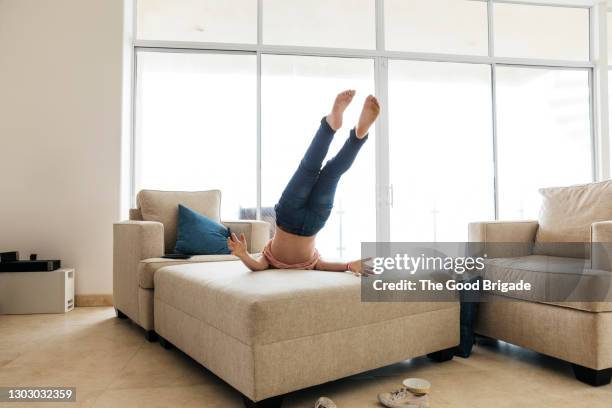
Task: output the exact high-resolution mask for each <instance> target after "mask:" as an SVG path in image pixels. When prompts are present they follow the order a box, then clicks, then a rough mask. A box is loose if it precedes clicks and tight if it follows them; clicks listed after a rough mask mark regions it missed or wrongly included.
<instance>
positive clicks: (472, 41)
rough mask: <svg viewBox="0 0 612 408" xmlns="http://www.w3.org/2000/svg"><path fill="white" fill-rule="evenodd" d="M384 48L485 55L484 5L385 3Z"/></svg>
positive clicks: (431, 0) (433, 0) (462, 1)
mask: <svg viewBox="0 0 612 408" xmlns="http://www.w3.org/2000/svg"><path fill="white" fill-rule="evenodd" d="M385 48H386V49H388V50H394V51H414V52H431V53H448V54H471V55H487V53H488V31H487V3H486V2H484V1H469V0H427V1H423V0H385Z"/></svg>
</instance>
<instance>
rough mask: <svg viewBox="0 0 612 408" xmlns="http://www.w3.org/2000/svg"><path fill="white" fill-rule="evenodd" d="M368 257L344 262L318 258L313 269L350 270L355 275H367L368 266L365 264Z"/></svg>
mask: <svg viewBox="0 0 612 408" xmlns="http://www.w3.org/2000/svg"><path fill="white" fill-rule="evenodd" d="M369 259H370V258H368V259H358V260H356V261H352V262H348V263H344V262H327V261H324V260H322V259H319V261H318V262H317V264H316V265H315V269H316V270H319V271H330V272H345V271H351V272H352V273H353V274H354V275H355V276H360V275H369V268H368V266H367V265H366V264H365V261H367V260H369Z"/></svg>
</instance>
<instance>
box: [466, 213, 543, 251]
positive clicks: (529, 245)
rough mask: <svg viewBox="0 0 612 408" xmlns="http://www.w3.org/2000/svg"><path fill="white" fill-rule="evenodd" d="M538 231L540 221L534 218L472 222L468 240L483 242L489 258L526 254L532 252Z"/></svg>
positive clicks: (483, 249)
mask: <svg viewBox="0 0 612 408" xmlns="http://www.w3.org/2000/svg"><path fill="white" fill-rule="evenodd" d="M537 231H538V222H537V221H532V220H528V221H485V222H471V223H470V224H469V227H468V237H469V238H468V241H469V242H476V243H482V244H483V245H482V248H481V250H482V251H484V252H485V253H486V254H487V256H488V257H489V258H506V257H517V256H526V255H531V253H532V250H533V244H534V242H535V236H536V232H537ZM488 244H496V245H488Z"/></svg>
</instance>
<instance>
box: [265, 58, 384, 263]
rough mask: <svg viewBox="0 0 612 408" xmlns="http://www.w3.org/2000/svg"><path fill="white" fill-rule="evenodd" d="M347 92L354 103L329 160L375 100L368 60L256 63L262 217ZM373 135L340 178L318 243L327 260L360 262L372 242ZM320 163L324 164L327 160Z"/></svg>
mask: <svg viewBox="0 0 612 408" xmlns="http://www.w3.org/2000/svg"><path fill="white" fill-rule="evenodd" d="M345 89H355V90H357V95H356V96H355V99H354V100H353V102H352V104H351V105H350V106H349V107H348V109H347V111H346V112H345V115H344V125H343V127H342V129H340V130H339V131H338V132H337V133H336V135H335V138H334V141H333V142H332V145H331V147H330V149H329V154H328V157H327V159H329V158H331V157H332V156H333V155H334V154H335V153H336V152H337V151H338V150H339V149H340V147H341V146H342V144H343V143H344V141H345V139H346V137H348V134H349V129H351V128H352V127H353V126H354V125H355V124H356V121H357V118H358V115H359V112H360V111H361V106H362V104H363V100H364V98H365V97H366V96H367V95H368V94H369V93H373V92H374V64H373V61H372V60H362V59H355V58H324V57H296V56H279V55H263V56H262V206H263V208H262V211H263V212H264V213H266V212H272V213H273V211H272V207H273V206H274V204H276V203H277V202H278V199H279V197H280V195H281V193H282V191H283V189H284V188H285V185H286V184H287V182H288V181H289V179H290V177H291V175H292V174H293V172H294V171H295V170H296V169H297V167H298V164H299V162H300V160H301V158H302V156H303V155H304V152H305V151H306V148H307V147H308V145H309V144H310V141H311V140H312V137H313V136H314V134H315V132H316V130H317V129H318V127H319V122H320V120H321V118H322V117H323V116H325V115H327V114H328V113H329V111H330V110H331V106H332V103H333V101H334V98H335V97H336V94H338V93H339V92H340V91H342V90H345ZM375 140H376V135H375V134H374V131H373V130H372V131H371V132H370V137H369V140H368V141H367V143H366V144H365V145H364V146H363V148H362V149H361V151H360V152H359V156H358V157H357V159H356V160H355V163H354V164H353V166H352V167H351V169H349V171H348V172H347V173H345V174H344V175H343V176H342V179H341V180H340V184H339V186H338V189H337V191H336V198H335V202H334V209H333V211H332V215H331V217H330V219H329V220H328V222H327V225H326V226H325V228H324V229H323V230H322V231H321V232H320V233H319V235H318V236H317V246H318V248H319V250H320V252H321V254H322V256H323V257H326V258H328V259H334V258H337V259H340V258H342V259H350V258H356V257H359V255H360V252H361V242H362V241H374V240H375V239H376V232H375V231H376V229H375V218H376V209H375V202H376V199H375V181H374V180H375V163H374V144H375ZM327 159H326V160H327Z"/></svg>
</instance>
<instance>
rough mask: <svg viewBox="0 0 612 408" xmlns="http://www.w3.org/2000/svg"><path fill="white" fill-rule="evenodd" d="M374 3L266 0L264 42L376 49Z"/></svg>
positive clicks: (264, 3) (343, 0)
mask: <svg viewBox="0 0 612 408" xmlns="http://www.w3.org/2000/svg"><path fill="white" fill-rule="evenodd" d="M374 2H375V0H308V1H304V0H263V42H264V43H266V44H276V45H300V46H320V47H337V48H364V49H365V48H369V49H373V48H375V47H376V37H375V34H376V33H375V31H376V30H375V16H376V13H375V6H374Z"/></svg>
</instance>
